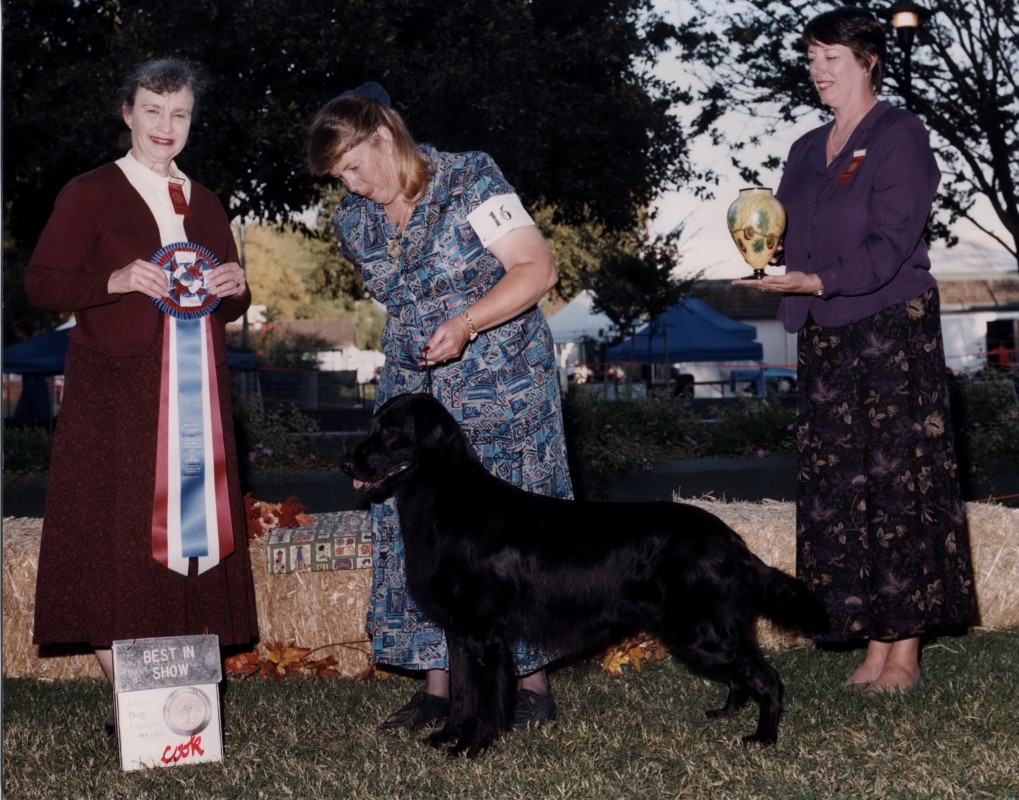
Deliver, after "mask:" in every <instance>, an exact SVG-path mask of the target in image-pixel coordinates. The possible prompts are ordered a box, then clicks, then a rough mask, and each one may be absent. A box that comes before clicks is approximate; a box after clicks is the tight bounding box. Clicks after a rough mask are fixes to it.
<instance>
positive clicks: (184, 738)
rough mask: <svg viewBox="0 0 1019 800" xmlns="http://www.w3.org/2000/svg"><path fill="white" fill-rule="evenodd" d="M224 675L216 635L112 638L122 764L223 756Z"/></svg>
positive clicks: (196, 761)
mask: <svg viewBox="0 0 1019 800" xmlns="http://www.w3.org/2000/svg"><path fill="white" fill-rule="evenodd" d="M222 678H223V672H222V668H221V666H220V653H219V637H218V636H165V637H159V638H152V639H128V640H123V641H116V642H114V643H113V688H114V707H115V711H116V718H117V743H118V745H119V747H120V766H121V769H124V770H135V769H142V768H144V767H170V766H176V765H179V764H199V763H202V762H206V761H222V760H223V730H222V721H221V719H220V715H219V683H220V681H221V680H222Z"/></svg>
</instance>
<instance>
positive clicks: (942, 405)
mask: <svg viewBox="0 0 1019 800" xmlns="http://www.w3.org/2000/svg"><path fill="white" fill-rule="evenodd" d="M797 360H798V365H797V366H798V377H799V387H800V397H799V408H798V422H797V449H798V452H799V468H798V476H797V477H798V491H797V504H796V545H797V553H796V556H797V574H798V575H799V577H801V578H802V579H803V580H804V581H806V583H807V584H808V586H810V588H811V590H812V591H813V592H814V594H815V595H816V596H817V597H818V598H819V599H820V600H821V602H822V603H823V604H824V605H825V607H826V608H827V609H828V613H829V616H830V621H831V629H830V631H829V633H828V635H827V636H826V637H823V638H822V639H821V641H823V642H827V643H842V642H853V641H858V640H867V639H876V640H880V641H894V640H897V639H903V638H908V637H911V636H917V635H922V634H931V633H936V632H939V631H946V630H948V631H951V630H957V629H960V628H963V627H965V626H966V625H967V623H969V622H970V621H971V620H972V618H973V615H974V612H975V597H974V590H973V572H972V565H971V562H970V553H969V538H968V534H967V531H966V517H965V513H964V508H963V504H962V500H961V496H960V490H959V477H958V474H957V462H956V451H955V442H954V438H953V433H952V429H951V414H950V412H949V405H948V387H947V383H946V371H945V356H944V349H943V345H942V341H941V317H940V312H939V302H938V293H937V290H936V289H931V290H929V291H927V292H926V293H925V294H923V295H922V296H920V297H916V298H913V299H912V300H908V301H906V302H904V303H900V304H898V305H895V306H892V307H891V308H888V309H885V310H884V311H882V312H880V313H878V314H875V315H874V316H872V317H868V318H867V319H864V320H861V321H860V322H856V323H852V324H849V325H846V326H844V327H841V328H822V327H821V326H819V325H817V324H815V323H813V321H812V320H811V321H809V322H808V324H807V325H806V326H805V327H804V328H803V329H801V330H800V332H799V335H798V356H797Z"/></svg>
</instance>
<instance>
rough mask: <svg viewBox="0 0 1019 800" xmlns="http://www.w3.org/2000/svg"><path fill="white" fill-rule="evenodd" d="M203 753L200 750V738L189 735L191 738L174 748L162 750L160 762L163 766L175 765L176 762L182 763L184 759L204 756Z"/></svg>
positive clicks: (169, 747)
mask: <svg viewBox="0 0 1019 800" xmlns="http://www.w3.org/2000/svg"><path fill="white" fill-rule="evenodd" d="M204 755H205V751H204V750H203V749H202V737H201V736H195V735H194V734H191V738H190V739H189V740H188V741H186V742H182V743H181V744H179V745H177V746H176V747H171V746H170V745H167V746H166V749H164V750H163V757H162V759H161V761H162V762H163V763H164V764H176V763H177V762H178V761H183V760H184V759H185V758H189V757H191V756H204Z"/></svg>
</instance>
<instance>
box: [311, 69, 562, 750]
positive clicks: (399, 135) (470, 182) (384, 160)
mask: <svg viewBox="0 0 1019 800" xmlns="http://www.w3.org/2000/svg"><path fill="white" fill-rule="evenodd" d="M308 163H309V166H310V167H311V170H312V172H313V173H315V174H317V175H327V174H328V175H331V176H332V177H334V178H338V179H339V180H340V181H342V183H343V185H344V186H345V187H346V189H347V191H348V194H347V196H346V197H345V198H344V200H343V202H342V203H341V205H340V206H339V208H337V209H336V212H335V214H334V217H333V224H334V227H335V229H336V233H337V236H338V237H339V241H340V247H341V249H342V251H343V254H344V255H345V256H346V257H347V258H348V259H349V260H350V261H351V262H352V263H354V264H355V265H357V267H358V268H359V269H360V270H361V274H362V275H363V276H364V280H365V284H366V286H367V288H368V291H369V293H370V294H371V295H372V297H374V298H375V299H376V300H378V301H379V302H381V303H383V304H384V305H385V306H386V309H387V311H388V319H387V322H386V327H385V330H384V332H383V336H382V345H383V349H384V351H385V356H386V360H385V366H384V367H383V370H382V374H381V377H380V380H379V386H378V399H377V405H381V404H382V403H384V402H385V401H386V400H388V399H389V398H390V397H392V396H394V395H396V394H400V393H404V392H420V391H429V390H430V391H431V392H432V393H433V394H434V395H435V396H436V397H438V399H439V400H441V401H442V403H443V405H445V406H446V408H448V409H449V410H450V411H451V412H452V414H453V416H454V417H455V418H456V419H457V421H458V422H459V423H460V425H461V427H462V428H463V429H464V431H465V432H466V433H467V436H468V438H469V439H470V441H471V443H472V444H473V446H474V448H475V450H476V451H477V452H478V455H479V456H480V457H481V459H482V462H483V463H484V465H485V467H486V468H487V469H488V470H489V471H490V472H491V473H492V474H493V475H497V476H498V477H500V478H503V479H504V480H506V481H509V482H510V483H512V484H514V485H517V486H520V487H522V488H524V489H526V490H528V491H531V492H535V493H537V494H544V495H551V496H554V497H570V496H572V489H571V485H570V476H569V470H568V467H567V462H566V447H565V441H564V437H563V422H562V409H561V405H560V396H559V382H558V376H557V373H556V369H555V361H554V359H553V353H552V337H551V334H550V332H549V329H548V325H547V324H546V322H545V319H544V317H543V316H542V313H541V311H540V310H539V309H538V307H537V303H538V301H539V300H540V299H541V297H542V296H543V295H544V294H545V292H547V291H548V290H549V289H550V288H551V287H552V286H554V285H555V283H556V281H557V279H558V275H557V273H556V269H555V265H554V263H553V260H552V254H551V252H550V250H549V248H548V245H547V244H546V242H545V240H544V238H543V237H542V235H541V233H540V232H539V230H538V228H537V227H536V226H535V224H534V222H533V221H532V220H531V218H530V216H528V214H527V212H526V211H524V209H523V207H522V205H521V204H520V200H519V198H518V197H517V195H516V194H515V193H514V191H513V188H512V187H511V186H510V185H509V184H508V183H507V182H506V180H505V178H503V176H502V173H501V172H500V171H499V168H498V167H497V166H496V165H495V163H494V162H493V161H492V159H491V158H490V157H489V156H488V155H486V154H484V153H480V152H471V153H444V152H439V151H437V150H435V149H434V148H432V147H429V146H427V145H417V144H415V142H414V140H413V139H412V138H411V136H410V134H409V132H408V131H407V128H406V125H405V124H404V122H403V120H402V118H401V117H400V115H399V114H398V113H397V112H396V111H394V110H393V109H392V108H391V107H390V103H389V96H388V95H387V94H386V92H385V90H384V89H383V88H382V87H381V86H379V85H378V84H375V83H370V84H365V85H364V86H361V87H359V88H358V89H354V90H351V91H348V92H344V93H343V94H342V95H340V96H339V97H337V98H335V99H333V100H332V101H330V102H329V103H327V104H326V105H325V106H324V107H323V108H322V110H321V111H320V112H319V113H318V115H317V116H316V118H315V120H314V122H313V123H312V128H311V137H310V145H309V157H308ZM427 375H430V380H426V376H427ZM372 563H373V577H372V587H371V597H370V601H369V609H368V633H369V634H370V636H371V637H372V651H373V653H372V657H373V661H374V662H375V663H379V664H385V665H388V666H391V667H399V668H403V669H410V670H421V671H423V672H424V674H425V685H424V689H423V690H421V691H419V692H417V693H416V694H415V695H414V697H412V698H411V700H410V702H409V703H408V704H407V705H405V706H404V707H402V708H400V709H399V710H398V711H396V712H395V713H393V714H392V715H391V716H390V717H389V718H388V719H387V720H386V721H385V722H383V724H382V727H383V728H387V729H395V728H401V727H406V728H410V729H412V730H414V729H417V728H420V727H422V726H424V725H427V724H430V723H432V722H435V721H438V720H439V719H442V718H443V717H444V716H446V713H447V710H448V707H449V701H448V696H449V675H448V672H447V662H446V644H445V639H444V637H443V633H442V631H441V629H439V628H437V627H435V625H433V624H432V623H431V621H430V620H429V619H428V618H427V617H425V615H424V614H423V613H422V611H421V610H420V609H419V608H418V607H417V605H416V604H415V602H414V599H413V598H412V597H410V596H409V595H408V594H407V591H406V582H405V575H404V548H403V541H402V539H401V537H400V530H399V523H398V519H397V515H396V509H395V507H394V505H393V503H392V501H389V502H387V503H384V504H378V505H375V506H374V507H373V508H372ZM515 657H516V667H517V673H518V675H519V676H520V677H519V683H518V691H517V702H516V710H515V714H514V724H513V726H514V729H521V728H524V727H527V726H528V725H540V724H542V723H543V722H546V721H548V720H550V719H553V718H554V717H555V703H554V701H553V700H552V697H551V693H550V691H549V687H548V680H547V677H546V675H545V670H544V666H545V664H546V663H547V662H548V660H549V657H548V656H547V655H545V654H543V653H542V652H540V651H538V650H535V649H532V648H528V647H527V646H526V645H525V644H523V643H521V644H520V645H519V647H518V649H517V652H516V654H515Z"/></svg>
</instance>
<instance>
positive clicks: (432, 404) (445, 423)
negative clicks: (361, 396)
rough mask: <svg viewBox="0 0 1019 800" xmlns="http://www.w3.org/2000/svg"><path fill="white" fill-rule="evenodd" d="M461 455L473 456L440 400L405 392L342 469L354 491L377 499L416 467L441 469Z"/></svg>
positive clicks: (379, 414)
mask: <svg viewBox="0 0 1019 800" xmlns="http://www.w3.org/2000/svg"><path fill="white" fill-rule="evenodd" d="M458 458H459V459H464V458H468V459H469V458H474V451H473V450H472V449H471V447H470V444H469V443H468V441H467V438H466V437H465V436H464V434H463V431H461V430H460V426H459V425H457V423H456V420H455V419H453V416H452V415H451V414H450V413H449V412H448V411H447V410H446V409H445V407H444V406H443V405H442V403H440V402H439V401H438V400H436V399H435V398H434V397H432V396H431V395H427V394H401V395H397V396H396V397H393V398H391V399H390V400H388V401H387V402H386V403H385V404H384V405H383V406H382V407H381V408H380V409H379V410H378V411H376V412H375V416H374V417H372V421H371V426H370V427H369V429H368V435H367V436H365V437H364V439H362V440H361V441H360V442H359V443H358V444H357V445H356V446H355V447H354V450H353V452H352V453H351V455H350V457H349V458H348V459H347V460H345V461H344V462H343V465H342V467H343V471H344V472H346V473H347V474H348V475H349V476H350V477H351V478H352V479H353V481H354V488H355V489H363V490H364V491H365V493H366V494H367V495H368V498H369V499H370V500H372V501H374V502H379V501H381V500H384V499H385V498H387V497H389V496H390V495H392V494H393V493H394V492H395V491H396V490H397V489H398V488H399V486H400V485H401V484H402V483H404V482H406V481H407V480H409V479H410V478H411V477H412V476H413V475H414V474H415V473H416V472H417V471H418V470H420V469H422V468H425V469H429V468H432V469H441V468H442V467H443V465H444V464H446V465H448V464H449V463H451V462H452V461H453V460H455V459H458Z"/></svg>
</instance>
